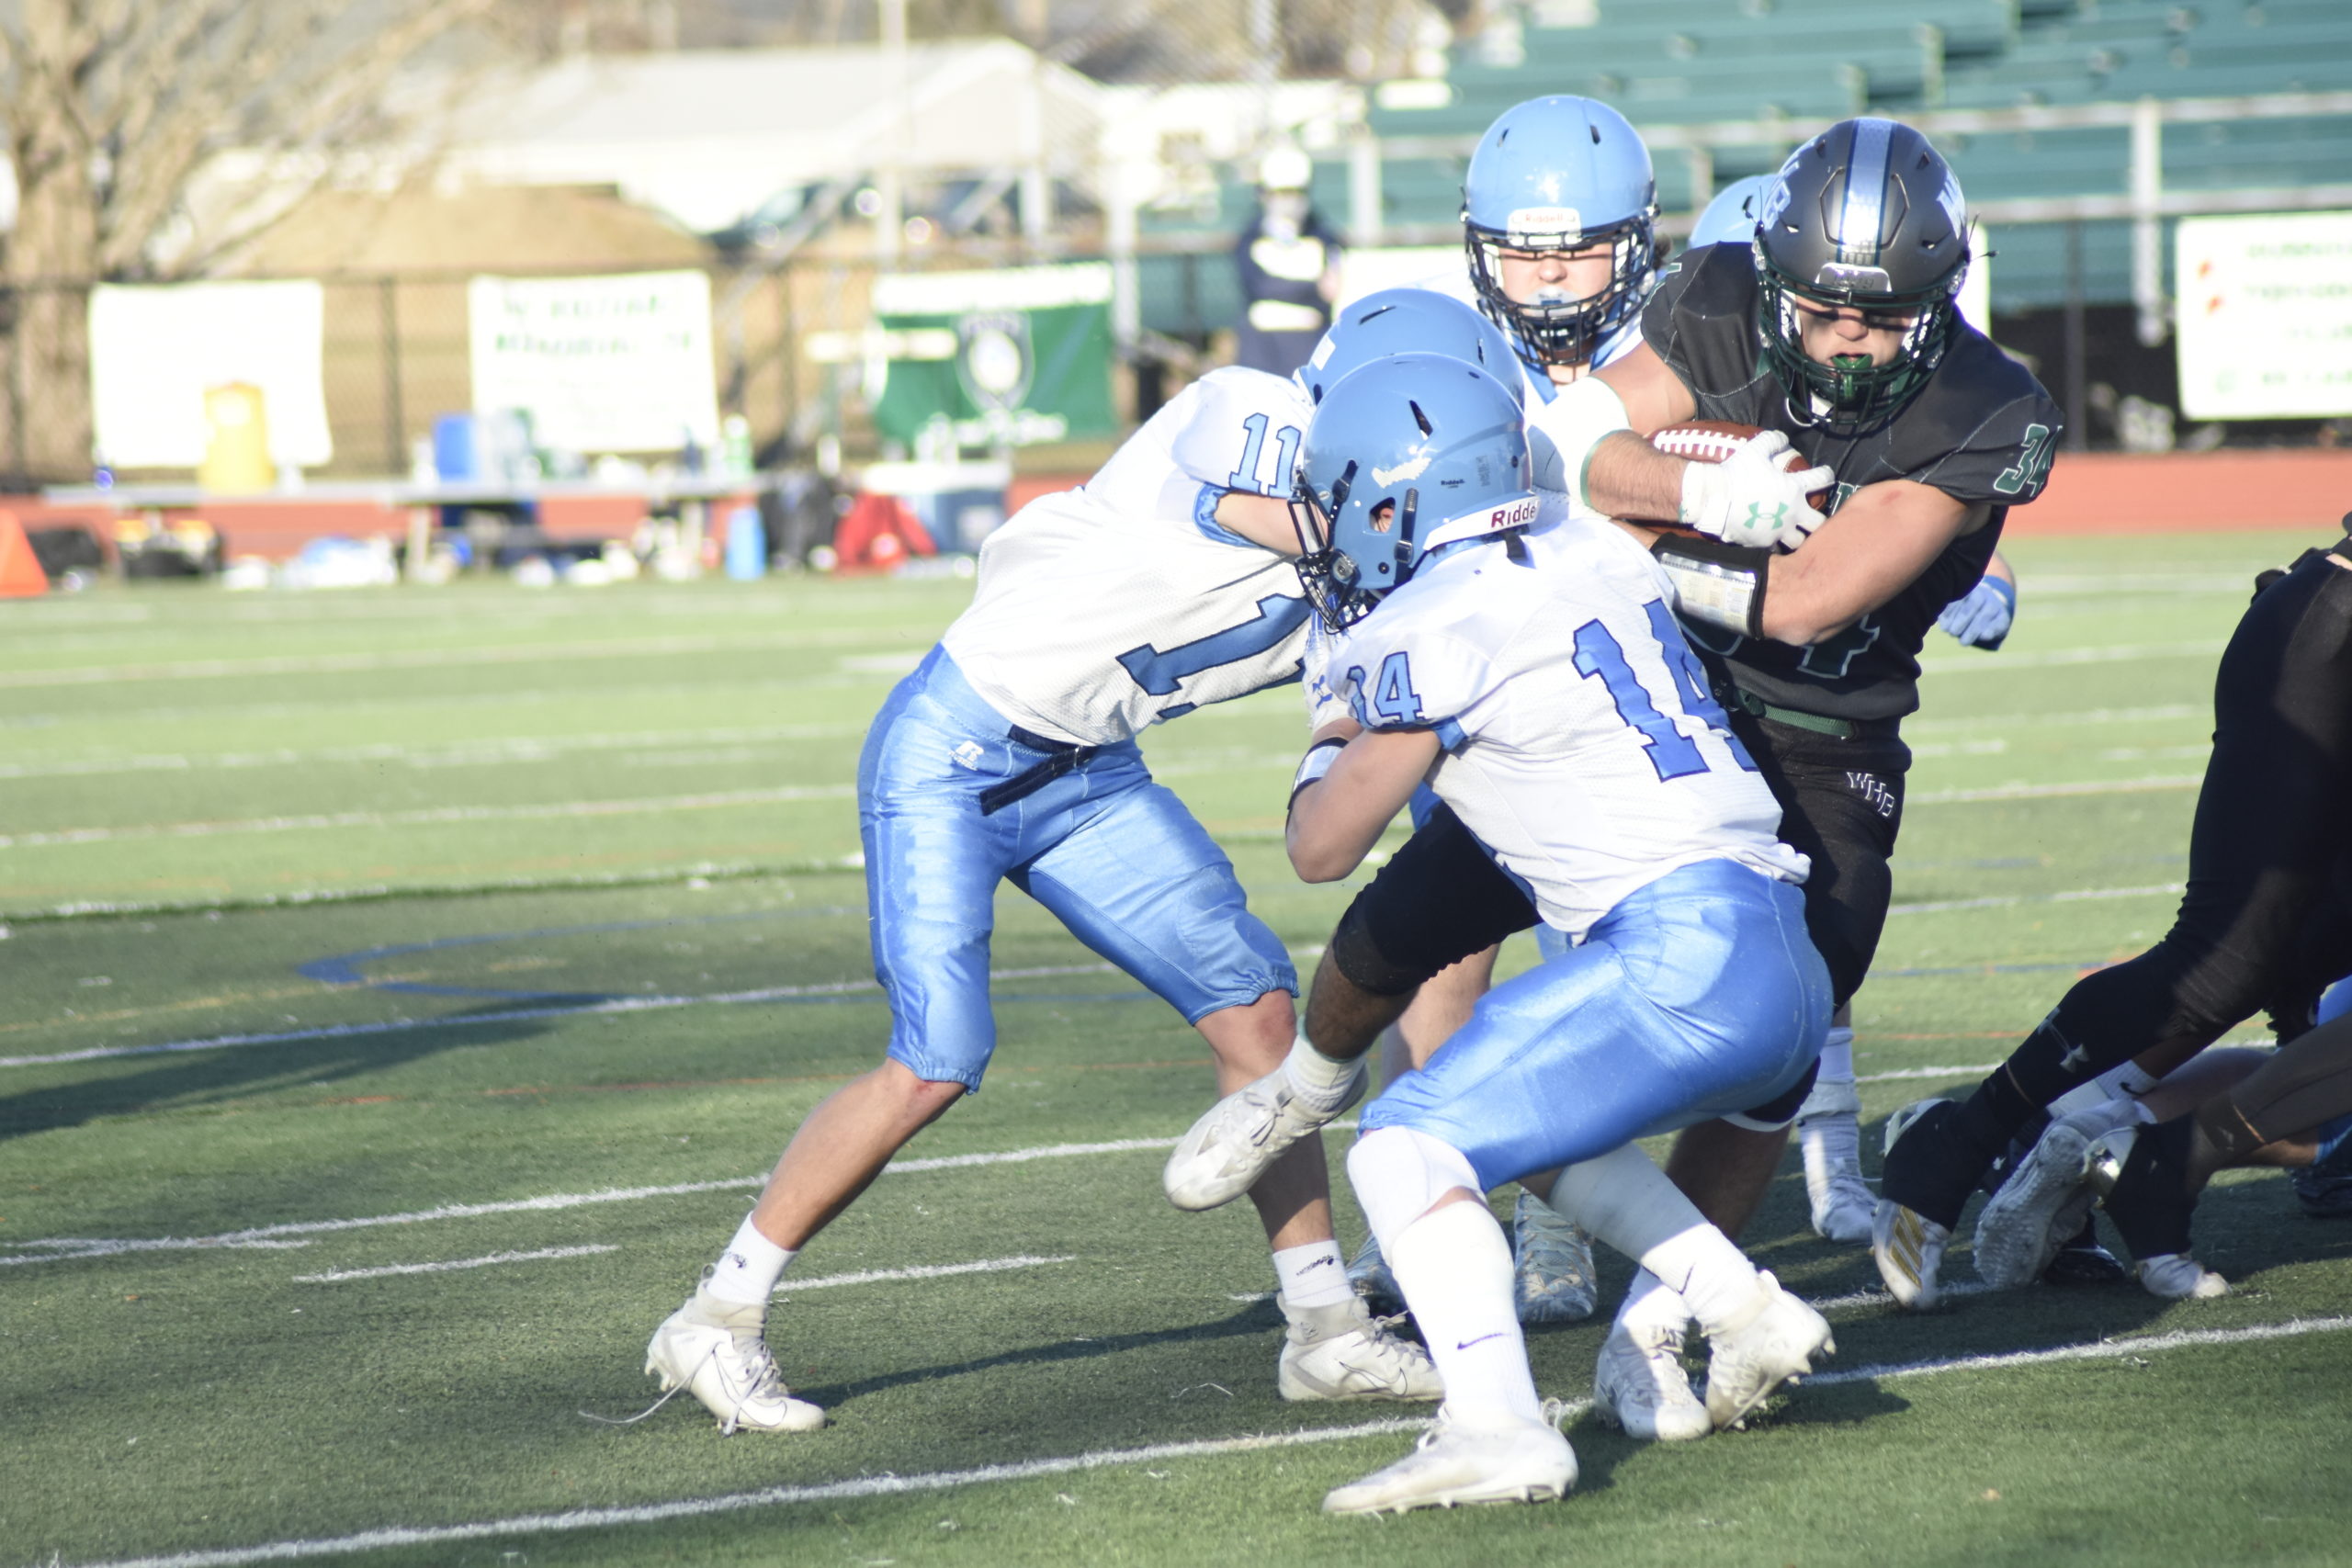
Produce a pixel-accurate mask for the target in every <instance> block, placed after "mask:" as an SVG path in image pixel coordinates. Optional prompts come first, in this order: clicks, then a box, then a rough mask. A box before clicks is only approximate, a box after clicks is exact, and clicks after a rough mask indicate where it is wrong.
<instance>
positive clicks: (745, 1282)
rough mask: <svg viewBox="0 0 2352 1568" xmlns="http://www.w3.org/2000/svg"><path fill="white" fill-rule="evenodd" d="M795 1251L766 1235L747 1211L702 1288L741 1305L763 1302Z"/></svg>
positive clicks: (726, 1300)
mask: <svg viewBox="0 0 2352 1568" xmlns="http://www.w3.org/2000/svg"><path fill="white" fill-rule="evenodd" d="M795 1255H796V1249H795V1248H793V1247H778V1246H777V1245H776V1244H775V1243H774V1242H772V1241H770V1240H769V1239H768V1238H767V1237H765V1236H763V1235H761V1234H760V1232H759V1227H758V1226H756V1225H754V1224H752V1216H751V1215H749V1214H746V1215H744V1216H743V1223H742V1224H741V1225H739V1226H738V1227H736V1231H735V1239H734V1240H732V1241H730V1242H729V1243H728V1244H727V1250H726V1251H724V1252H722V1253H720V1254H719V1255H718V1264H717V1265H716V1266H715V1267H714V1268H713V1269H711V1271H710V1278H709V1279H707V1280H704V1281H703V1287H702V1288H703V1289H704V1290H706V1291H708V1292H710V1293H711V1294H712V1295H714V1296H717V1297H718V1299H719V1300H720V1301H722V1302H733V1303H736V1304H737V1305H738V1306H761V1305H763V1304H765V1303H766V1302H767V1299H768V1297H770V1296H771V1295H774V1294H775V1282H776V1281H777V1280H781V1279H783V1278H784V1266H785V1265H786V1264H787V1263H789V1262H791V1261H792V1259H793V1258H794V1256H795Z"/></svg>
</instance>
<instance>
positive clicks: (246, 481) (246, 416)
mask: <svg viewBox="0 0 2352 1568" xmlns="http://www.w3.org/2000/svg"><path fill="white" fill-rule="evenodd" d="M204 430H205V436H204V461H203V463H202V464H201V465H200V466H198V468H197V470H196V482H197V483H198V485H200V486H202V487H203V488H204V489H206V490H211V491H227V492H234V491H257V490H267V489H269V488H270V486H272V485H273V484H275V483H277V468H275V467H273V466H272V465H271V463H270V460H269V421H268V419H267V418H266V416H265V414H264V413H263V411H262V399H261V389H260V388H259V387H255V386H252V385H249V384H247V383H246V382H243V381H231V382H229V383H227V384H226V385H224V386H219V387H208V388H206V389H205V390H204Z"/></svg>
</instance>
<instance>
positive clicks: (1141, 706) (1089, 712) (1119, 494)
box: [941, 368, 1313, 746]
mask: <svg viewBox="0 0 2352 1568" xmlns="http://www.w3.org/2000/svg"><path fill="white" fill-rule="evenodd" d="M1311 412H1313V410H1312V409H1311V407H1310V406H1309V405H1308V403H1307V400H1306V394H1305V393H1304V392H1301V391H1300V390H1299V389H1298V388H1297V387H1296V385H1295V383H1293V382H1291V381H1289V380H1287V379H1285V378H1282V377H1278V376H1269V375H1266V374H1264V373H1263V372H1261V371H1256V370H1246V369H1238V368H1228V369H1221V370H1214V371H1211V372H1210V373H1209V374H1208V375H1206V376H1204V377H1203V378H1201V379H1200V380H1198V381H1195V382H1193V384H1192V385H1191V386H1189V387H1187V388H1185V389H1184V390H1183V391H1182V392H1181V393H1179V394H1178V395H1177V396H1176V397H1175V398H1174V399H1172V400H1170V402H1169V403H1168V405H1167V406H1166V407H1165V408H1162V409H1161V410H1160V411H1159V412H1158V413H1156V414H1154V415H1152V416H1151V418H1150V419H1148V420H1147V421H1146V422H1145V423H1144V425H1143V427H1142V428H1141V429H1139V430H1137V431H1136V434H1134V435H1132V436H1130V437H1129V438H1128V439H1127V441H1126V443H1125V445H1124V446H1121V447H1120V448H1119V449H1118V451H1116V452H1114V454H1112V457H1111V460H1110V461H1109V462H1108V463H1106V464H1104V465H1103V468H1102V470H1101V471H1100V472H1099V473H1097V474H1096V475H1095V476H1094V477H1093V478H1092V479H1089V480H1088V481H1087V482H1086V484H1085V486H1084V487H1083V488H1081V489H1079V490H1076V491H1067V492H1064V493H1062V494H1058V495H1049V496H1045V497H1042V498H1041V499H1039V500H1037V501H1034V502H1030V503H1029V504H1028V505H1027V506H1024V507H1023V508H1022V509H1021V511H1020V512H1019V513H1016V514H1015V515H1014V516H1013V517H1012V520H1011V521H1010V522H1008V523H1006V524H1005V525H1004V526H1003V527H1001V528H1000V529H998V530H997V531H996V532H995V533H993V534H991V535H989V538H988V542H987V543H986V544H985V545H983V546H982V547H981V549H980V581H979V591H978V593H977V594H976V595H975V596H974V598H973V601H972V605H971V608H970V609H968V610H967V611H965V612H964V614H963V615H961V616H960V617H958V618H957V620H956V624H955V625H954V626H950V627H948V628H947V635H946V636H945V637H944V638H942V639H941V640H942V641H943V642H944V644H945V645H946V648H947V652H948V655H949V657H951V658H953V659H954V660H956V664H957V666H958V667H959V668H961V669H962V670H963V671H964V675H965V678H966V679H967V680H968V681H969V682H971V684H972V687H973V689H974V690H975V691H977V692H978V693H979V694H980V695H981V696H983V697H985V698H987V699H988V701H989V705H991V706H993V707H994V708H996V709H997V711H999V712H1000V713H1001V714H1003V715H1004V716H1006V717H1007V718H1010V719H1011V720H1012V721H1013V722H1014V723H1015V724H1018V725H1020V726H1022V727H1023V728H1027V729H1032V730H1035V731H1036V732H1037V733H1039V734H1041V735H1045V736H1047V737H1050V738H1052V739H1057V740H1067V741H1071V742H1074V743H1076V744H1079V745H1086V746H1101V745H1112V744H1115V743H1117V742H1119V741H1123V740H1127V739H1132V738H1133V737H1134V736H1135V735H1136V733H1137V732H1138V731H1140V730H1142V729H1144V728H1148V727H1149V726H1151V725H1153V724H1157V723H1159V722H1160V721H1161V720H1163V719H1170V718H1175V717H1178V716H1182V715H1183V714H1187V713H1190V712H1192V711H1193V709H1194V708H1196V707H1201V706H1203V705H1206V704H1209V703H1219V702H1224V701H1226V700H1227V698H1231V697H1238V696H1244V695H1247V694H1250V693H1251V692H1255V691H1261V690H1262V689H1264V688H1265V687H1268V686H1278V685H1281V684H1283V682H1289V681H1294V680H1296V679H1297V678H1298V674H1299V664H1300V652H1301V649H1303V648H1304V646H1305V643H1306V623H1307V603H1306V590H1305V589H1304V588H1303V587H1302V586H1301V584H1300V582H1299V580H1298V570H1297V568H1296V567H1295V565H1294V564H1293V563H1292V560H1291V558H1289V557H1287V556H1283V555H1279V554H1277V553H1275V552H1274V551H1272V550H1270V549H1267V548H1265V547H1262V546H1260V545H1256V544H1253V543H1251V542H1250V540H1248V539H1245V538H1242V537H1241V536H1238V535H1237V534H1234V533H1231V532H1229V531H1228V530H1227V529H1226V528H1224V527H1222V526H1220V525H1218V524H1217V522H1216V519H1215V517H1214V515H1213V513H1214V511H1215V509H1216V502H1217V500H1218V498H1219V497H1221V496H1222V495H1223V494H1224V493H1225V492H1226V491H1234V490H1240V491H1253V492H1255V493H1258V494H1261V495H1285V494H1288V493H1289V491H1290V487H1291V470H1292V466H1293V464H1294V462H1295V459H1296V457H1297V454H1298V443H1299V438H1300V436H1301V435H1302V434H1304V433H1305V431H1306V422H1307V417H1308V415H1309V414H1310V413H1311Z"/></svg>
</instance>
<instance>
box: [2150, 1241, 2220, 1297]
mask: <svg viewBox="0 0 2352 1568" xmlns="http://www.w3.org/2000/svg"><path fill="white" fill-rule="evenodd" d="M2131 1272H2132V1273H2133V1274H2135V1275H2136V1276H2138V1278H2139V1280H2140V1284H2141V1286H2142V1287H2143V1289H2144V1290H2146V1291H2147V1292H2148V1293H2149V1294H2150V1295H2152V1296H2162V1297H2164V1298H2165V1300H2166V1301H2171V1302H2180V1301H2200V1302H2210V1301H2211V1300H2212V1299H2213V1298H2214V1297H2216V1296H2226V1295H2228V1294H2229V1293H2230V1282H2229V1281H2228V1280H2224V1279H2222V1277H2221V1276H2220V1275H2219V1274H2216V1273H2214V1272H2213V1271H2212V1270H2211V1269H2208V1268H2206V1267H2205V1265H2203V1264H2202V1263H2199V1262H2198V1261H2197V1259H2195V1258H2191V1257H2189V1256H2188V1254H2187V1253H2186V1252H2163V1253H2158V1254H2157V1255H2156V1256H2155V1257H2154V1258H2141V1259H2140V1260H2139V1261H2138V1262H2137V1263H2135V1264H2133V1265H2132V1268H2131Z"/></svg>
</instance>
